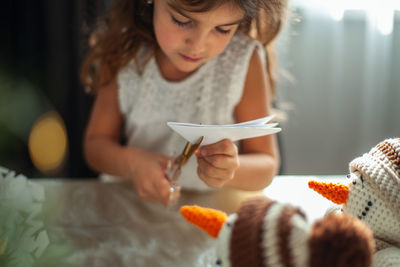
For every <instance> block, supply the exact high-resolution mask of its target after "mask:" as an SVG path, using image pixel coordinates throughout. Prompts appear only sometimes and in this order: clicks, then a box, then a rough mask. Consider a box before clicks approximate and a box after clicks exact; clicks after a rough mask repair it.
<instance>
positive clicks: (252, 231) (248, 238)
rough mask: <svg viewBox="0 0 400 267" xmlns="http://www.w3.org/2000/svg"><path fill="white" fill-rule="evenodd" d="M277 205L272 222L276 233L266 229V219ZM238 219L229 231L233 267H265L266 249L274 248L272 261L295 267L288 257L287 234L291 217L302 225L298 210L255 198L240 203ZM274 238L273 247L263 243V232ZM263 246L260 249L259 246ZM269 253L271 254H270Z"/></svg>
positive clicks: (301, 215)
mask: <svg viewBox="0 0 400 267" xmlns="http://www.w3.org/2000/svg"><path fill="white" fill-rule="evenodd" d="M274 205H277V207H280V208H281V210H280V212H279V214H277V216H276V217H274V218H272V217H271V218H267V220H276V229H266V227H263V225H264V224H265V223H266V219H265V218H266V217H268V213H269V212H270V210H271V207H272V206H274ZM237 214H238V218H237V219H236V221H235V224H234V226H233V229H232V235H231V240H230V262H231V265H232V266H233V267H248V266H268V260H269V259H268V258H267V255H268V251H266V250H268V248H269V247H271V246H278V249H277V250H276V251H277V254H279V255H275V256H276V258H277V259H278V260H279V262H280V263H281V264H283V266H285V267H291V266H295V263H296V259H294V255H293V253H292V250H293V248H292V247H291V242H290V241H291V240H290V234H291V231H292V229H293V224H292V221H291V220H292V217H293V216H294V215H296V214H298V215H300V217H301V218H302V219H304V221H306V216H305V215H304V213H303V212H302V211H300V210H299V209H298V208H294V207H292V206H290V205H286V204H281V203H277V202H276V201H271V200H269V199H268V198H265V197H258V198H254V199H250V200H248V201H246V202H244V203H243V204H242V206H241V208H240V209H239V211H238V212H237ZM269 230H270V231H276V232H275V233H272V235H273V236H274V237H276V242H277V243H276V244H275V243H274V241H272V240H264V239H265V238H266V235H267V233H266V231H269ZM263 244H264V245H263ZM272 253H273V252H272Z"/></svg>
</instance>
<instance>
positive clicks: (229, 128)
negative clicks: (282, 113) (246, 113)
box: [167, 115, 281, 145]
mask: <svg viewBox="0 0 400 267" xmlns="http://www.w3.org/2000/svg"><path fill="white" fill-rule="evenodd" d="M273 117H274V116H273V115H272V116H268V117H264V118H260V119H256V120H252V121H246V122H241V123H236V124H225V125H204V124H193V123H181V122H168V123H167V124H168V126H169V127H171V128H172V129H173V130H174V131H175V132H177V133H178V134H180V135H181V136H182V137H183V138H185V139H186V140H187V141H189V142H191V143H195V142H196V141H197V140H198V139H199V138H200V137H201V136H204V140H203V142H202V143H201V145H208V144H213V143H216V142H218V141H221V140H222V139H226V138H227V139H230V140H232V141H238V140H241V139H246V138H253V137H259V136H264V135H268V134H274V133H278V132H280V131H281V128H276V126H277V125H278V123H268V122H270V121H271V120H272V119H273Z"/></svg>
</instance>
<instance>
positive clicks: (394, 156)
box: [345, 138, 400, 250]
mask: <svg viewBox="0 0 400 267" xmlns="http://www.w3.org/2000/svg"><path fill="white" fill-rule="evenodd" d="M350 171H351V172H352V177H353V183H352V184H350V188H349V196H348V199H347V204H346V206H345V210H347V211H349V212H350V213H351V214H353V215H355V216H358V217H359V218H360V219H361V220H363V221H364V222H366V223H367V224H368V226H369V227H371V229H372V230H373V232H374V236H375V238H376V245H377V250H380V249H383V248H386V247H388V246H396V247H399V248H400V139H399V138H397V139H387V140H385V141H383V142H381V143H380V144H378V145H377V146H375V147H374V148H372V149H371V151H370V152H369V153H367V154H364V155H363V156H362V157H359V158H356V159H354V160H353V161H352V162H351V163H350Z"/></svg>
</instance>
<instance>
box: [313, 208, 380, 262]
mask: <svg viewBox="0 0 400 267" xmlns="http://www.w3.org/2000/svg"><path fill="white" fill-rule="evenodd" d="M309 247H310V257H309V259H310V266H324V267H334V266H341V267H347V266H348V267H363V266H370V265H371V263H372V257H373V253H374V250H375V243H374V238H373V234H372V231H371V230H370V229H369V228H368V226H367V225H366V224H364V223H363V222H362V221H360V220H359V219H357V218H355V217H353V216H351V215H349V214H346V213H341V214H329V215H327V216H326V217H325V218H323V219H321V220H320V221H317V222H316V223H315V224H314V225H313V228H312V231H311V234H310V237H309Z"/></svg>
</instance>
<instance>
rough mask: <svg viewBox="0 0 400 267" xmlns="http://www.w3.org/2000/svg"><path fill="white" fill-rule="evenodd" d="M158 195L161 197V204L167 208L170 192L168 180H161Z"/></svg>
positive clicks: (158, 184)
mask: <svg viewBox="0 0 400 267" xmlns="http://www.w3.org/2000/svg"><path fill="white" fill-rule="evenodd" d="M156 187H157V193H158V194H157V195H158V196H159V202H161V203H162V204H163V205H165V206H167V205H168V201H169V190H170V187H171V186H170V183H169V181H168V180H167V179H162V180H160V181H159V182H158V183H157V185H156Z"/></svg>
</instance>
